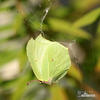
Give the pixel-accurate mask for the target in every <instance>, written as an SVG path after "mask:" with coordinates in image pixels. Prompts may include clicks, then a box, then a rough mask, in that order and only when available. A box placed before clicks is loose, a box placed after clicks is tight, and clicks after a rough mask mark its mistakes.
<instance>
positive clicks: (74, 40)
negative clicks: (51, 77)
mask: <svg viewBox="0 0 100 100" xmlns="http://www.w3.org/2000/svg"><path fill="white" fill-rule="evenodd" d="M48 8H49V11H48V13H46V10H47V9H48ZM41 25H42V27H41ZM41 29H42V30H41ZM41 31H43V32H44V34H43V33H41ZM40 33H41V34H43V36H44V37H45V38H47V39H49V40H53V41H58V42H60V43H62V44H63V45H65V46H67V47H68V48H69V52H70V56H71V60H72V67H71V69H70V70H69V72H68V74H67V75H66V76H65V77H64V78H63V79H61V80H60V81H59V82H58V83H57V84H54V85H51V86H48V85H45V84H40V83H39V82H37V81H35V80H36V77H35V76H34V73H33V72H32V69H31V66H30V64H29V62H28V59H27V56H26V44H27V41H28V40H29V39H30V38H31V37H33V38H36V37H37V36H38V34H40ZM31 80H34V81H32V82H31V83H30V84H29V85H27V83H28V82H29V81H31ZM81 90H83V91H86V92H89V91H92V93H93V94H95V95H96V98H85V100H99V99H100V0H9V1H7V0H1V1H0V100H80V98H79V97H78V95H79V94H78V93H77V92H78V91H81ZM81 100H83V99H81Z"/></svg>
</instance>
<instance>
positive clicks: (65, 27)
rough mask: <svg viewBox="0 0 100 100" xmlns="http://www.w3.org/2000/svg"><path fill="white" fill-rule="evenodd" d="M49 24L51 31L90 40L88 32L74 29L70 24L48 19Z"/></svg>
mask: <svg viewBox="0 0 100 100" xmlns="http://www.w3.org/2000/svg"><path fill="white" fill-rule="evenodd" d="M49 23H50V27H51V29H52V30H54V31H56V32H60V33H61V32H62V33H66V35H72V36H75V37H79V38H85V39H89V38H91V35H90V34H89V33H88V32H86V31H84V30H82V29H78V28H75V27H74V26H73V25H72V24H70V23H68V22H67V21H64V20H59V19H52V18H51V19H49Z"/></svg>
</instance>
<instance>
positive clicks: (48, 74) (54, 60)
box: [27, 35, 71, 84]
mask: <svg viewBox="0 0 100 100" xmlns="http://www.w3.org/2000/svg"><path fill="white" fill-rule="evenodd" d="M27 56H28V60H29V62H30V64H31V66H32V70H33V72H34V74H35V75H36V77H37V79H38V80H40V81H41V82H43V83H48V84H51V83H53V82H56V81H58V80H59V79H61V78H62V77H63V76H65V75H66V73H67V71H68V69H69V68H70V66H71V60H70V56H69V52H68V48H66V47H64V46H63V45H61V44H60V43H58V42H52V41H49V40H47V39H45V38H43V37H42V36H41V35H39V36H38V37H37V38H36V39H35V40H34V39H33V38H31V39H30V40H29V41H28V44H27Z"/></svg>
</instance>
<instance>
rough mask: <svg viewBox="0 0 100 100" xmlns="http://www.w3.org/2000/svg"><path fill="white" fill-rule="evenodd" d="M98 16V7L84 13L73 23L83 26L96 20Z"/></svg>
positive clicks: (76, 25)
mask: <svg viewBox="0 0 100 100" xmlns="http://www.w3.org/2000/svg"><path fill="white" fill-rule="evenodd" d="M99 16H100V8H97V9H95V10H93V11H91V12H90V13H88V14H86V15H85V16H83V17H82V18H80V19H79V20H77V21H76V22H75V23H74V24H73V25H74V26H75V27H77V28H78V27H84V26H86V25H89V24H92V23H93V22H95V21H96V19H97V18H98V17H99Z"/></svg>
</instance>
